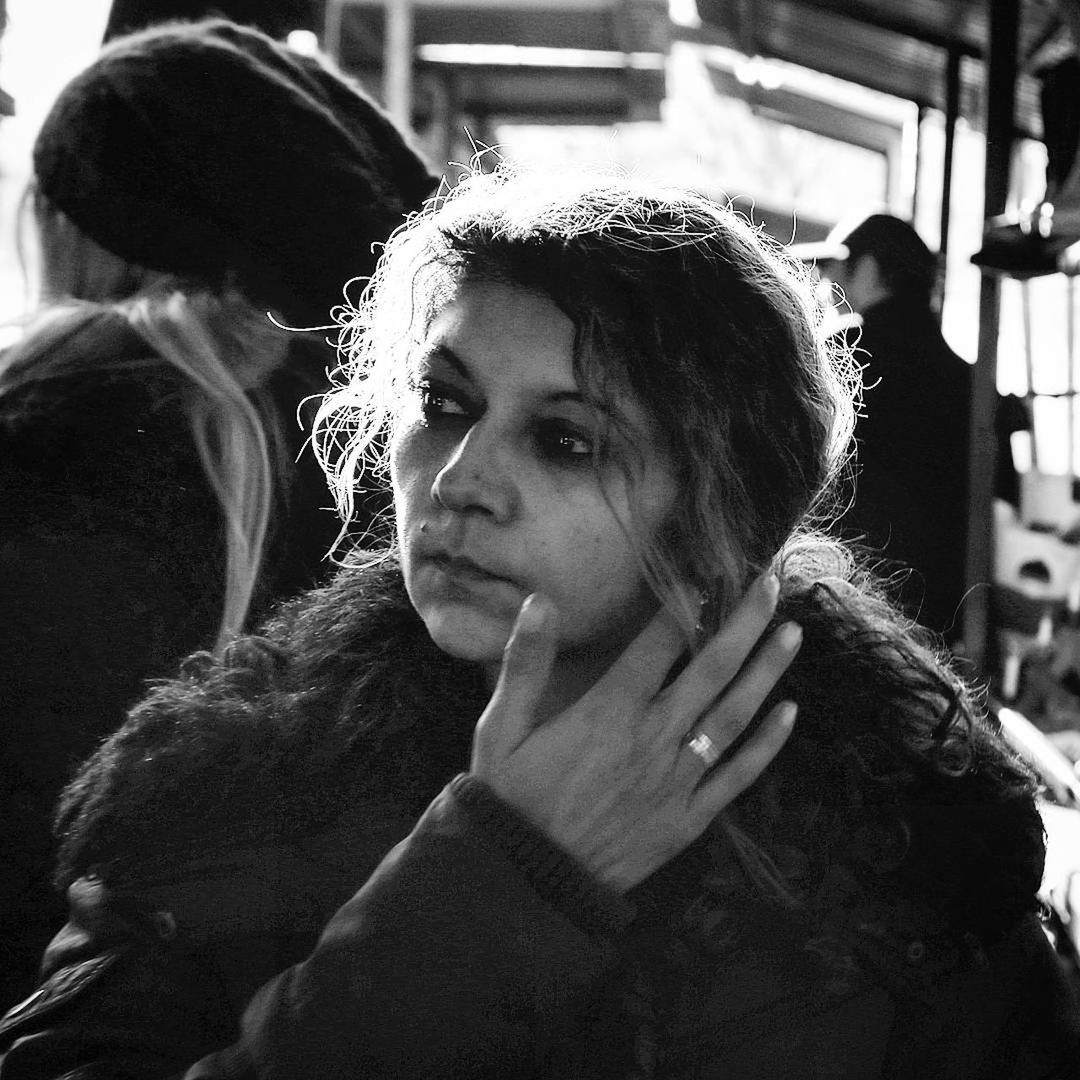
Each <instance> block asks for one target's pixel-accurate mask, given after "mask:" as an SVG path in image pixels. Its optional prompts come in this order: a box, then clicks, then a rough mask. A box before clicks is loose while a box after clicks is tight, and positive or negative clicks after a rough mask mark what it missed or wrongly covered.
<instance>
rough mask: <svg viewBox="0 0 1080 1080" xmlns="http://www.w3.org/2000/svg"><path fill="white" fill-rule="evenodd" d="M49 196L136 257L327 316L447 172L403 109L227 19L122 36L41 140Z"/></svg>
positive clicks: (107, 242)
mask: <svg viewBox="0 0 1080 1080" xmlns="http://www.w3.org/2000/svg"><path fill="white" fill-rule="evenodd" d="M34 175H35V178H36V182H37V187H38V190H39V191H40V192H41V194H42V195H44V196H45V198H47V199H48V200H49V201H50V202H51V203H52V204H53V205H54V206H56V207H57V208H58V209H59V210H61V211H62V212H63V213H64V214H66V215H67V216H68V218H70V219H71V221H72V222H74V224H75V225H76V226H78V228H79V229H81V230H82V231H83V232H84V233H85V234H86V235H87V236H89V237H90V238H92V239H93V240H95V241H96V242H97V243H98V244H100V245H101V246H102V247H104V248H106V249H107V250H109V251H111V252H114V253H115V254H117V255H120V256H122V257H123V258H124V259H126V260H127V261H128V262H131V263H136V264H139V265H141V266H145V267H149V268H152V269H156V270H164V271H169V272H172V273H176V274H180V275H189V276H191V277H192V278H195V279H196V280H199V281H203V282H206V283H208V284H211V285H214V286H218V285H221V284H223V283H224V282H225V281H226V280H228V279H230V277H231V278H233V279H234V280H235V282H236V283H237V284H238V285H239V286H240V287H241V289H242V290H243V291H244V292H245V293H247V294H248V295H249V297H250V298H251V299H252V300H253V301H254V302H255V303H257V304H263V305H266V306H268V307H271V308H275V309H277V310H280V311H281V312H283V313H284V314H286V315H287V316H288V318H290V319H292V320H298V321H299V322H302V323H309V324H316V323H320V322H321V323H324V322H326V321H327V313H328V311H329V308H330V307H331V306H332V305H333V304H334V303H335V302H337V301H339V300H340V299H341V287H342V285H343V283H344V282H345V281H347V280H348V279H349V278H351V277H353V276H358V275H360V276H363V275H367V274H369V273H370V272H371V269H372V267H373V265H374V255H373V252H372V242H373V241H376V240H382V239H385V238H386V237H387V236H388V235H389V234H390V232H391V231H392V230H393V228H394V227H395V226H396V225H397V224H398V223H399V222H400V221H401V220H402V218H403V216H404V214H405V213H406V211H407V210H410V209H415V208H416V206H417V205H418V204H419V202H420V201H421V200H422V199H423V198H424V197H426V196H427V195H429V194H430V193H431V191H432V188H433V186H434V178H433V177H432V175H431V174H430V172H429V171H428V169H427V167H426V166H425V165H424V163H423V162H422V160H421V159H420V158H419V156H418V155H417V154H416V153H415V152H414V151H413V150H412V149H411V148H410V147H409V146H408V145H407V143H406V142H405V141H404V140H403V138H402V136H401V134H400V133H399V132H398V131H397V129H396V128H395V127H394V125H393V124H392V123H391V121H390V120H389V119H388V118H387V116H386V115H385V114H384V113H383V112H382V111H381V110H380V108H379V107H378V106H377V105H376V104H375V103H374V102H373V101H371V100H370V98H368V97H367V96H366V95H365V94H364V93H363V92H362V91H360V90H359V89H358V88H357V87H355V86H353V85H350V84H349V83H347V82H346V81H345V80H344V79H343V78H341V77H340V76H338V75H337V74H335V73H334V72H333V71H332V70H331V69H330V68H329V67H328V66H326V64H325V63H324V62H323V61H321V60H320V59H318V58H310V57H304V56H301V55H299V54H296V53H293V52H291V51H290V50H289V49H287V48H286V47H284V46H283V45H280V44H278V43H277V42H275V41H273V40H272V39H270V38H268V37H267V36H265V35H264V34H262V33H260V32H259V31H257V30H252V29H248V28H244V27H240V26H237V25H235V24H233V23H230V22H227V21H225V20H211V21H205V22H201V23H172V24H165V25H163V26H158V27H153V28H151V29H148V30H143V31H140V32H136V33H134V34H131V35H129V36H127V37H124V38H120V39H117V40H115V41H114V42H113V43H111V44H109V45H107V46H106V47H105V49H104V50H103V51H102V53H101V55H100V57H99V58H98V59H97V60H96V61H95V62H94V63H92V64H91V65H90V66H89V67H88V68H87V69H86V70H85V71H83V72H82V73H81V74H80V75H78V76H76V77H75V78H74V79H73V80H72V81H71V82H70V83H69V84H68V86H67V87H66V88H65V89H64V91H63V92H62V93H61V95H60V97H59V99H58V100H57V102H56V103H55V105H54V106H53V108H52V110H51V112H50V113H49V115H48V117H47V118H46V120H45V122H44V125H43V126H42V129H41V131H40V134H39V136H38V139H37V142H36V144H35V147H34Z"/></svg>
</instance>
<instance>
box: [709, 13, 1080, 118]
mask: <svg viewBox="0 0 1080 1080" xmlns="http://www.w3.org/2000/svg"><path fill="white" fill-rule="evenodd" d="M1071 2H1072V0H1064V3H1071ZM1064 3H1061V2H1055V0H903V3H898V2H897V0H698V11H699V13H700V15H701V18H702V22H703V28H702V31H701V34H700V36H701V37H702V38H703V39H706V40H710V39H716V40H719V41H722V42H723V43H724V44H727V45H730V46H731V47H734V48H737V49H739V51H741V52H743V53H745V54H746V55H749V56H754V55H761V56H764V57H771V58H775V59H779V60H785V61H788V62H790V63H795V64H800V65H802V66H804V67H808V68H812V69H813V70H815V71H820V72H824V73H826V74H828V75H832V76H835V77H837V78H841V79H845V80H847V81H849V82H854V83H859V84H860V85H862V86H866V87H870V88H871V89H874V90H879V91H882V92H884V93H888V94H892V95H895V96H897V97H901V98H905V99H907V100H909V101H913V102H915V104H916V105H919V106H921V107H924V108H933V109H939V110H941V111H942V112H946V111H948V107H949V100H948V99H949V87H948V83H949V66H950V61H951V62H952V63H955V64H957V66H958V69H959V70H958V75H959V86H958V90H959V94H958V112H959V115H961V116H963V117H964V118H965V119H967V120H969V121H970V122H971V123H972V124H973V125H975V126H976V127H980V128H981V127H983V125H984V122H985V119H984V116H983V112H984V108H985V104H984V102H985V91H986V85H985V72H986V62H987V60H988V56H989V49H990V19H991V5H992V4H1008V5H1011V6H1013V7H1015V6H1016V5H1017V4H1019V8H1020V11H1019V15H1020V19H1019V40H1018V50H1017V52H1018V55H1017V61H1018V66H1019V77H1018V79H1017V82H1016V112H1015V121H1016V127H1017V132H1018V133H1019V134H1021V135H1025V136H1029V137H1032V138H1039V137H1041V135H1042V122H1041V118H1040V112H1039V81H1038V79H1037V78H1036V76H1035V71H1036V69H1038V68H1040V67H1042V66H1045V65H1047V64H1049V63H1052V62H1053V61H1055V60H1057V59H1060V58H1061V57H1062V56H1064V55H1065V54H1066V53H1067V52H1068V51H1069V50H1070V48H1071V47H1072V43H1071V40H1070V38H1069V36H1068V31H1067V30H1066V25H1065V18H1064V16H1063V13H1062V9H1063V6H1064Z"/></svg>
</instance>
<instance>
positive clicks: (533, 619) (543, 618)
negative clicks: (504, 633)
mask: <svg viewBox="0 0 1080 1080" xmlns="http://www.w3.org/2000/svg"><path fill="white" fill-rule="evenodd" d="M557 648H558V615H557V612H556V611H555V606H554V605H553V604H552V603H551V601H550V600H548V599H547V598H546V597H543V596H541V595H540V594H539V593H531V594H530V595H529V596H527V597H525V600H524V602H523V603H522V605H521V610H520V611H519V612H518V615H517V618H516V619H515V620H514V627H513V629H512V630H511V631H510V638H509V640H508V641H507V643H506V648H505V649H504V650H503V657H502V666H501V667H500V669H499V678H498V681H497V682H496V684H495V692H494V693H493V694H492V696H491V701H490V702H489V704H488V707H487V709H485V710H484V715H483V716H482V717H481V718H480V723H479V724H478V725H477V741H478V742H479V741H480V740H481V739H483V740H484V741H485V742H486V743H488V744H493V743H495V742H498V743H499V744H504V745H506V746H507V747H508V748H513V747H516V746H518V745H519V744H520V743H521V741H522V740H523V739H524V738H525V737H526V736H527V735H528V733H529V732H530V731H531V730H532V728H533V727H534V725H535V724H536V719H537V712H538V709H539V706H540V702H541V700H542V698H543V695H544V691H545V689H546V688H547V684H548V680H549V678H550V677H551V670H552V667H553V666H554V663H555V654H556V651H557Z"/></svg>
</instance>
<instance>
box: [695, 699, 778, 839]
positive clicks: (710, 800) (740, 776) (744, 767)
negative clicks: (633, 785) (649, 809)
mask: <svg viewBox="0 0 1080 1080" xmlns="http://www.w3.org/2000/svg"><path fill="white" fill-rule="evenodd" d="M797 711H798V710H797V708H796V705H795V702H793V701H782V702H781V703H780V704H779V705H777V706H776V707H775V708H774V709H771V710H770V711H769V713H768V715H767V716H766V717H765V718H764V719H763V720H762V722H761V724H760V726H759V727H758V729H757V730H756V731H755V732H754V733H753V734H752V735H750V737H749V738H748V739H747V740H746V742H745V743H744V744H743V745H742V746H740V747H739V749H738V751H737V752H736V753H735V754H734V755H733V756H732V758H731V759H730V760H729V761H725V762H724V763H723V764H721V765H718V766H716V768H714V769H713V770H711V771H710V772H707V773H706V774H705V775H704V777H703V778H702V781H701V783H700V784H699V785H698V787H697V790H696V791H695V792H694V794H693V795H692V796H691V799H690V815H691V824H692V827H693V828H696V829H697V830H698V831H699V832H700V830H701V829H704V828H705V826H706V825H707V824H708V823H709V822H710V821H712V819H713V818H714V817H716V815H717V814H718V813H720V811H721V810H723V809H724V807H725V806H727V805H728V804H729V803H731V802H733V801H734V800H735V799H736V798H738V796H739V795H741V794H742V793H743V792H744V791H745V790H746V789H747V788H748V787H749V786H750V785H751V784H752V783H754V781H755V780H757V778H758V777H759V776H760V775H761V774H762V773H763V772H764V771H765V769H766V767H767V766H768V765H769V764H770V763H771V762H772V761H773V759H774V758H775V757H776V755H777V754H778V753H779V752H780V749H781V748H782V747H783V745H784V743H785V742H787V739H788V736H789V735H790V734H791V730H792V728H793V727H794V725H795V716H796V713H797Z"/></svg>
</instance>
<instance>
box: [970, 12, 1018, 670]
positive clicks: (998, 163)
mask: <svg viewBox="0 0 1080 1080" xmlns="http://www.w3.org/2000/svg"><path fill="white" fill-rule="evenodd" d="M986 5H987V8H988V12H989V16H990V51H989V58H988V62H987V77H986V175H985V180H984V193H985V194H984V209H983V213H984V215H985V217H986V218H987V219H989V218H991V217H994V216H996V215H998V214H1001V213H1004V211H1005V203H1006V200H1007V198H1008V194H1009V175H1010V171H1011V170H1010V166H1011V163H1012V150H1013V139H1014V136H1015V126H1014V121H1013V114H1014V110H1015V105H1016V78H1017V73H1018V65H1017V55H1018V51H1019V39H1020V17H1019V12H1018V10H1017V4H1016V3H1015V2H1014V0H986ZM1000 316H1001V282H1000V280H999V279H998V278H997V277H996V276H995V275H993V274H988V273H986V272H985V271H984V272H983V275H982V283H981V287H980V292H979V352H978V359H977V360H976V362H975V367H974V370H973V371H972V380H971V391H972V392H971V447H970V455H969V460H970V468H969V470H968V489H969V490H968V537H967V568H966V569H967V575H966V580H967V585H968V589H969V590H970V592H969V596H968V599H967V603H966V605H965V608H964V646H965V648H966V650H967V654H968V657H969V659H970V660H971V662H972V664H973V665H974V668H975V670H976V672H980V673H982V674H983V675H986V674H988V673H987V671H986V659H987V651H988V647H989V644H990V642H989V635H990V629H991V627H990V588H991V585H992V577H993V553H994V548H993V545H994V512H993V511H994V476H995V473H996V468H995V466H996V463H997V436H996V433H995V430H994V416H995V413H996V411H997V351H998V324H999V321H1000Z"/></svg>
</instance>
